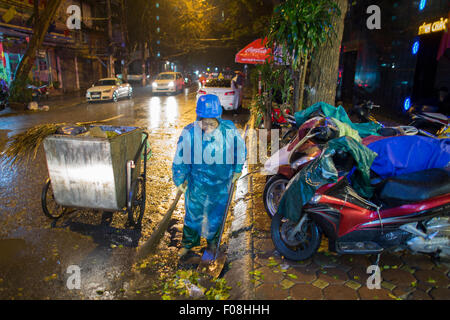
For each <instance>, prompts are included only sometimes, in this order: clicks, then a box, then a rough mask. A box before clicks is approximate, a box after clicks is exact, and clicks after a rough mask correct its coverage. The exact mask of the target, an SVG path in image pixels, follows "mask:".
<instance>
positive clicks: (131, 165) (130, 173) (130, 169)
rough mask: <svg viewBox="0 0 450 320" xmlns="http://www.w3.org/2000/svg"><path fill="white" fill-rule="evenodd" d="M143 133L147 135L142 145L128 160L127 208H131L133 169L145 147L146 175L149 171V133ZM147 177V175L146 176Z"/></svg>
mask: <svg viewBox="0 0 450 320" xmlns="http://www.w3.org/2000/svg"><path fill="white" fill-rule="evenodd" d="M142 134H143V135H144V136H145V138H144V140H142V143H141V145H140V146H139V149H138V151H137V153H136V156H135V157H134V160H130V161H128V162H127V171H126V181H127V209H128V210H131V205H132V203H131V177H132V176H133V170H134V169H135V167H136V166H135V165H136V163H138V161H139V158H140V157H141V154H142V151H143V149H144V152H145V156H144V175H145V173H146V172H147V141H148V137H149V134H148V132H145V131H142ZM144 178H145V177H144Z"/></svg>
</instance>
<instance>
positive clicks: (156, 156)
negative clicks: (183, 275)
mask: <svg viewBox="0 0 450 320" xmlns="http://www.w3.org/2000/svg"><path fill="white" fill-rule="evenodd" d="M136 92H137V93H136V95H135V97H134V98H133V100H123V101H119V102H118V103H94V104H86V103H84V104H80V105H78V106H76V107H70V108H60V109H53V110H51V111H49V112H43V113H34V114H33V113H32V114H30V113H27V114H22V115H17V116H11V117H6V118H5V117H3V118H2V117H0V150H2V149H3V148H4V146H5V143H6V139H7V137H8V136H9V137H11V136H12V135H13V134H17V133H18V132H21V131H23V130H26V129H28V128H30V127H32V126H35V125H38V124H43V123H62V122H67V123H75V122H87V121H94V120H103V119H109V118H112V117H116V116H121V117H120V118H116V119H115V120H112V121H110V122H108V123H107V124H108V125H121V126H122V125H124V126H139V127H143V128H146V129H147V130H148V131H149V134H150V137H149V141H150V144H151V149H152V154H153V156H152V158H151V160H150V161H149V163H148V170H147V185H146V188H147V205H146V210H145V215H144V219H143V222H142V229H141V230H133V229H130V228H126V227H125V224H126V219H127V217H126V215H123V214H121V213H114V214H112V215H111V214H107V213H102V212H98V211H94V210H72V212H71V213H70V214H68V215H66V216H64V217H63V218H62V219H60V220H58V221H57V222H53V221H50V220H49V219H47V218H46V217H45V216H44V214H43V212H42V208H41V192H42V187H43V185H44V182H45V181H46V179H47V178H48V172H47V167H46V161H45V156H44V154H43V151H42V148H41V150H40V152H39V154H38V157H37V158H36V159H35V160H34V161H33V162H32V163H30V164H29V165H28V166H24V165H18V166H16V167H14V168H11V167H9V166H8V165H7V164H6V163H5V162H4V161H1V162H0V299H113V298H114V299H121V298H140V297H142V296H141V295H139V294H137V293H136V289H133V292H131V291H130V290H132V289H131V288H136V287H139V286H140V285H142V286H143V285H144V284H148V285H149V286H151V285H152V283H156V282H157V281H161V279H162V278H163V275H164V274H168V273H170V272H173V270H175V269H176V268H177V258H176V252H177V251H178V248H177V246H178V245H179V242H180V240H181V230H182V223H183V217H184V209H183V207H184V203H183V199H182V200H181V201H180V203H179V204H178V207H177V209H176V211H175V212H174V215H173V219H174V222H173V224H172V226H171V228H170V230H169V232H167V233H166V234H165V235H164V238H163V240H162V243H161V247H160V254H158V256H157V257H155V258H154V259H153V260H152V262H151V267H150V266H145V268H141V267H142V265H140V266H136V265H134V263H135V261H134V255H135V252H136V248H137V247H138V246H139V245H141V244H142V243H143V242H144V241H146V240H148V239H149V237H150V235H151V233H152V231H153V230H154V228H155V227H156V225H157V224H158V222H159V221H160V220H161V219H162V217H163V215H164V213H165V212H166V210H167V209H168V208H169V206H170V204H171V202H172V200H173V199H174V198H175V194H176V190H175V187H174V185H173V183H172V180H171V176H172V175H171V164H172V160H173V154H174V152H175V147H176V142H177V140H178V136H179V134H180V132H181V130H182V129H183V127H185V126H186V125H188V124H189V123H191V122H193V121H194V120H195V118H196V116H195V92H190V93H187V94H186V93H182V94H180V95H177V96H156V97H154V96H151V94H149V92H148V89H147V88H144V89H140V90H136ZM224 118H227V119H232V120H234V121H235V122H236V123H237V126H238V127H240V128H242V127H243V124H245V122H246V120H247V118H248V114H245V113H244V114H241V115H238V116H235V115H232V114H225V115H224ZM149 263H150V262H149ZM73 265H76V266H79V267H80V268H81V289H80V290H69V289H68V288H67V286H66V282H67V280H68V278H69V276H70V274H68V273H67V268H68V267H69V266H73ZM137 270H140V271H143V272H137ZM138 291H139V290H138ZM145 297H146V298H160V297H161V294H160V293H156V292H155V293H150V292H147V296H145Z"/></svg>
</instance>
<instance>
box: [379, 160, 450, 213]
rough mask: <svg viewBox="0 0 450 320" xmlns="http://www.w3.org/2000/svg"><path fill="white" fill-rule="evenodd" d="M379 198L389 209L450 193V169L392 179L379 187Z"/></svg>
mask: <svg viewBox="0 0 450 320" xmlns="http://www.w3.org/2000/svg"><path fill="white" fill-rule="evenodd" d="M375 193H376V195H377V198H378V199H379V200H380V201H381V202H382V203H383V204H384V205H385V206H388V207H395V206H401V205H404V204H407V203H414V202H420V201H424V200H427V199H431V198H434V197H438V196H441V195H445V194H448V193H450V167H447V168H443V169H428V170H424V171H418V172H413V173H408V174H403V175H399V176H396V177H390V178H388V179H386V180H384V181H383V182H381V183H380V184H378V185H377V187H376V190H375Z"/></svg>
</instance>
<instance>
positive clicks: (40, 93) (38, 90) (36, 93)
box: [27, 85, 49, 103]
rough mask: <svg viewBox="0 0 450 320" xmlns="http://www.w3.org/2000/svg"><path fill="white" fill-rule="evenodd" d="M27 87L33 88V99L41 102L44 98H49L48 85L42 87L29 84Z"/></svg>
mask: <svg viewBox="0 0 450 320" xmlns="http://www.w3.org/2000/svg"><path fill="white" fill-rule="evenodd" d="M27 88H29V89H31V90H32V101H35V102H38V103H39V102H40V101H41V99H42V98H46V99H48V95H49V92H48V86H47V85H43V86H40V87H37V86H34V85H28V86H27Z"/></svg>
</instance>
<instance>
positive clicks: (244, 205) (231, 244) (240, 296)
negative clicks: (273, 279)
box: [225, 114, 255, 300]
mask: <svg viewBox="0 0 450 320" xmlns="http://www.w3.org/2000/svg"><path fill="white" fill-rule="evenodd" d="M254 124H255V117H254V115H253V114H252V115H251V116H250V120H249V122H248V123H247V125H248V126H249V128H253V127H254ZM251 134H252V133H250V134H249V136H247V139H246V140H247V141H249V142H250V143H251V142H252V141H254V139H251V137H250V135H251ZM247 141H246V142H247ZM247 145H248V144H247ZM251 147H252V146H249V148H248V149H250V148H251ZM247 161H248V159H247ZM251 167H252V166H251V165H248V162H247V164H246V165H245V166H244V170H243V172H242V174H243V175H246V174H248V173H249V172H252V171H251ZM252 182H253V178H252V176H251V175H247V176H246V177H244V178H242V179H241V181H238V186H239V187H238V188H237V190H244V192H239V193H236V195H235V198H234V203H235V204H234V207H233V220H232V223H231V227H230V229H229V231H228V237H229V241H228V249H227V256H228V261H229V262H230V263H232V267H231V268H230V269H229V271H228V272H227V273H226V274H225V279H226V280H227V283H228V285H230V286H231V287H232V290H231V292H230V299H231V300H254V298H255V294H254V285H253V283H252V281H251V277H250V272H251V271H252V270H253V257H252V255H253V246H252V235H251V232H252V229H253V222H252V216H253V201H252V198H251V195H252V194H253V183H252Z"/></svg>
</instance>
